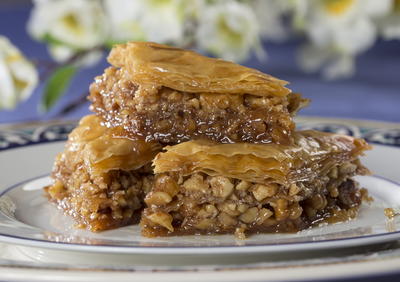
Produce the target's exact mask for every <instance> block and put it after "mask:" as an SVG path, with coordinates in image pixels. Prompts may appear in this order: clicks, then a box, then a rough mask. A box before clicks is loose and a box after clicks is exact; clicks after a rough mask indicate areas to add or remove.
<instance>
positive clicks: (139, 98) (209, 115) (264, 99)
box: [89, 42, 308, 145]
mask: <svg viewBox="0 0 400 282" xmlns="http://www.w3.org/2000/svg"><path fill="white" fill-rule="evenodd" d="M108 60H109V62H110V63H111V64H112V65H113V66H112V67H110V68H108V69H106V70H105V73H104V74H103V75H102V76H99V77H97V78H96V80H95V82H94V83H93V84H92V85H91V87H90V96H89V99H90V100H91V101H92V102H93V104H92V105H91V110H92V111H94V112H96V113H97V114H98V115H100V116H101V117H102V118H103V119H104V120H106V121H107V122H108V123H109V125H110V126H123V127H124V129H125V130H127V131H128V132H132V133H134V134H137V135H140V136H143V138H145V140H147V141H152V140H155V141H159V142H161V143H163V144H171V145H174V144H177V143H180V142H183V141H188V140H192V139H209V140H212V141H216V142H220V143H236V142H250V143H278V144H291V143H292V141H293V140H292V133H293V131H294V129H295V124H294V122H293V120H292V117H293V115H294V114H295V113H296V112H297V111H298V110H299V109H300V108H301V107H303V106H305V105H306V104H307V103H308V101H307V100H306V99H303V98H301V96H300V95H299V94H293V93H291V91H290V90H289V89H287V88H286V87H285V85H286V84H287V82H285V81H282V80H279V79H277V78H274V77H272V76H270V75H267V74H264V73H261V72H259V71H257V70H254V69H251V68H247V67H244V66H240V65H237V64H234V63H232V62H227V61H223V60H220V59H213V58H208V57H204V56H201V55H199V54H197V53H195V52H192V51H187V50H182V49H177V48H172V47H168V46H165V45H160V44H155V43H146V42H131V43H127V44H124V45H117V46H116V47H114V48H113V49H112V51H111V53H110V56H109V57H108Z"/></svg>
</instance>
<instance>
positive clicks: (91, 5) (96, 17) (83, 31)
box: [27, 0, 108, 61]
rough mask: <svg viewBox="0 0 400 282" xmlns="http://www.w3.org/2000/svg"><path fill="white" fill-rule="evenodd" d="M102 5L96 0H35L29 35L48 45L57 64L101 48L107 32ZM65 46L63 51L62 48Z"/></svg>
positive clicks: (29, 23)
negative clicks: (77, 53) (88, 50)
mask: <svg viewBox="0 0 400 282" xmlns="http://www.w3.org/2000/svg"><path fill="white" fill-rule="evenodd" d="M107 26H108V25H107V19H106V17H105V14H104V11H103V8H102V5H101V2H100V1H97V0H72V1H71V0H57V1H54V0H34V7H33V10H32V13H31V17H30V19H29V21H28V26H27V28H28V32H29V33H30V34H31V35H32V36H33V37H34V38H36V39H38V40H40V41H45V42H47V43H48V44H49V48H50V49H57V48H62V49H63V50H64V51H65V50H67V49H68V48H69V49H70V52H69V55H68V56H66V54H67V53H66V52H64V53H63V54H62V55H60V53H61V52H58V51H54V50H53V51H52V52H51V54H52V55H53V56H54V59H55V60H56V61H65V60H68V59H69V58H70V57H71V56H73V55H74V54H75V53H76V52H79V51H82V50H87V49H90V48H93V47H95V46H99V45H102V44H103V43H104V41H105V39H106V36H107V33H108V28H107ZM60 46H62V47H60Z"/></svg>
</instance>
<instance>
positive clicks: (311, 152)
mask: <svg viewBox="0 0 400 282" xmlns="http://www.w3.org/2000/svg"><path fill="white" fill-rule="evenodd" d="M366 149H369V145H367V143H365V141H364V140H361V139H356V138H352V137H348V136H343V135H336V134H330V133H322V132H317V131H303V132H299V133H295V134H294V145H291V146H284V145H277V144H245V143H237V144H216V143H212V142H209V141H189V142H185V143H181V144H179V145H175V146H169V147H166V151H165V152H162V153H159V154H158V155H157V157H156V158H155V160H154V162H153V164H154V172H155V173H156V176H155V180H154V186H153V188H152V190H151V192H150V193H148V194H147V196H146V198H145V203H146V206H147V207H146V208H145V210H144V212H143V215H142V219H141V227H142V234H143V235H144V236H147V237H155V236H169V235H184V234H218V233H220V234H221V233H236V235H237V236H238V237H240V238H243V237H245V234H251V233H259V232H260V233H263V232H294V231H299V230H302V229H305V228H307V227H310V226H312V225H315V224H317V223H320V222H322V221H344V220H347V219H350V218H353V217H355V216H356V215H357V211H358V207H359V205H360V204H361V200H362V194H363V191H362V190H361V189H359V186H358V183H357V182H356V181H354V180H353V179H352V177H353V176H354V175H364V174H368V170H367V169H366V168H365V167H363V166H362V165H361V164H360V162H359V159H358V157H359V156H360V155H362V154H363V152H364V151H365V150H366Z"/></svg>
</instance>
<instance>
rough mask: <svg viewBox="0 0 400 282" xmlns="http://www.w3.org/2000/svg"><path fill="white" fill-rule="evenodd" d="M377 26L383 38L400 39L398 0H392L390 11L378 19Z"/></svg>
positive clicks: (399, 3)
mask: <svg viewBox="0 0 400 282" xmlns="http://www.w3.org/2000/svg"><path fill="white" fill-rule="evenodd" d="M378 26H379V28H380V31H381V33H382V36H383V38H384V39H388V40H390V39H400V0H393V1H392V6H391V9H390V13H389V14H388V15H387V16H386V17H382V18H380V19H378Z"/></svg>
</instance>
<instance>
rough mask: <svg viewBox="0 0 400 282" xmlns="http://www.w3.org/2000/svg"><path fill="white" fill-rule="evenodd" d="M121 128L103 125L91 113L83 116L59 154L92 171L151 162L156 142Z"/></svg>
mask: <svg viewBox="0 0 400 282" xmlns="http://www.w3.org/2000/svg"><path fill="white" fill-rule="evenodd" d="M121 130H122V129H121V128H119V127H116V128H107V127H106V126H104V125H103V123H102V120H101V118H99V117H97V116H95V115H89V116H86V117H84V118H82V119H81V121H80V122H79V125H78V127H77V128H75V129H74V130H73V131H72V132H71V134H70V135H69V138H68V142H67V145H66V148H65V151H64V152H63V153H62V154H61V156H60V157H61V158H64V161H66V162H69V164H68V167H75V166H77V165H79V164H81V163H82V164H83V165H85V166H86V169H87V170H89V171H91V172H92V173H105V172H107V171H109V170H114V169H121V170H126V171H128V170H134V169H138V168H140V167H142V166H143V165H145V164H148V163H149V162H151V160H152V159H153V158H154V156H155V155H156V154H157V153H158V151H159V150H160V146H159V145H158V144H157V143H154V142H145V141H144V140H142V139H139V138H126V134H125V136H124V134H121Z"/></svg>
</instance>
